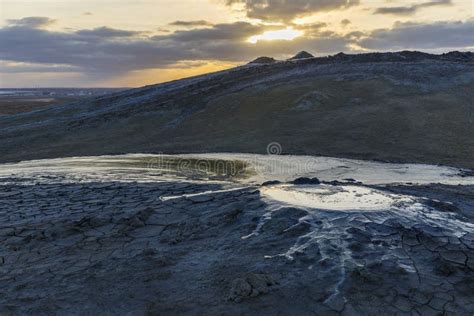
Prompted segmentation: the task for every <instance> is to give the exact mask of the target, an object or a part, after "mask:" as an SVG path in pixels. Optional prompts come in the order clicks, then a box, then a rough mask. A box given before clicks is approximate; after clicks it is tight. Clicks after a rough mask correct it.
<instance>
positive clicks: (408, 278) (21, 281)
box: [0, 156, 474, 315]
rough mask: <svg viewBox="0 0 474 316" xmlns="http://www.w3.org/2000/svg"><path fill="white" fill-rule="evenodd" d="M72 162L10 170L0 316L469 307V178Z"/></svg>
mask: <svg viewBox="0 0 474 316" xmlns="http://www.w3.org/2000/svg"><path fill="white" fill-rule="evenodd" d="M146 157H147V159H149V158H150V156H146ZM241 158H242V157H241ZM124 159H125V160H127V159H129V158H120V159H118V160H120V161H123V160H124ZM282 159H283V158H282ZM72 160H74V159H72ZM70 162H71V160H68V161H65V160H61V159H59V160H51V161H49V162H48V161H46V162H32V163H23V164H19V165H3V166H0V314H2V315H10V314H11V315H16V314H95V313H101V314H104V313H105V314H107V313H109V314H134V315H135V314H136V315H142V314H224V315H235V314H248V313H257V312H258V313H260V314H265V315H266V314H272V315H274V314H300V315H314V314H321V315H331V314H343V315H358V314H381V313H385V314H389V315H392V314H407V315H412V314H415V315H418V314H420V315H436V314H452V315H461V314H463V315H467V314H472V313H474V294H473V293H474V223H473V220H474V211H473V210H474V181H473V179H472V177H466V175H465V174H462V173H459V174H460V175H459V176H455V175H448V176H447V177H438V178H433V179H432V180H433V182H434V183H437V184H429V183H427V182H429V181H425V182H424V183H423V184H419V185H416V184H408V183H402V181H399V183H397V184H395V183H383V184H382V183H371V184H362V183H359V182H357V181H356V180H360V179H357V178H356V179H346V180H344V179H342V177H346V176H349V175H350V173H345V174H342V173H341V172H340V169H337V168H336V169H328V170H326V172H323V171H322V170H319V171H318V172H320V173H321V174H324V177H323V178H324V179H322V181H323V183H319V182H318V181H317V180H316V179H309V178H307V179H299V180H297V181H296V182H294V181H291V180H294V179H291V177H292V176H290V177H289V179H286V180H284V183H278V182H272V183H267V184H265V185H261V181H260V182H259V181H256V180H255V181H250V180H245V179H240V178H239V179H234V178H220V177H211V176H210V177H209V178H208V179H203V178H202V177H196V176H189V175H183V174H169V173H166V172H163V171H162V170H159V169H156V168H150V165H149V164H148V165H147V164H146V165H144V166H142V167H139V166H138V165H137V164H136V161H134V163H133V164H132V166H133V168H132V167H131V166H130V165H126V166H124V165H123V164H120V166H119V165H117V164H115V165H113V164H112V165H111V164H108V165H107V166H106V167H105V166H104V165H103V164H102V165H100V167H98V168H91V166H90V165H88V166H87V168H84V169H81V168H80V166H81V163H79V162H80V161H76V164H75V167H74V168H72V167H71V165H70V164H68V163H70ZM82 162H83V161H82ZM285 163H286V164H288V161H287V162H285ZM347 164H348V165H349V162H347ZM354 164H356V163H354ZM356 165H359V166H360V168H363V165H362V163H357V164H356ZM48 166H49V167H51V166H54V168H48ZM348 168H349V169H348ZM433 168H434V167H433ZM387 169H390V170H395V171H394V172H396V173H398V174H400V170H399V169H397V168H394V167H393V166H389V165H387ZM331 170H332V171H331ZM346 170H350V167H347V168H346ZM430 170H433V169H430ZM379 171H380V174H381V173H382V171H383V170H379ZM430 172H432V171H430ZM445 173H446V170H445V169H442V170H441V171H440V174H445ZM374 174H377V170H376V169H374ZM430 174H431V173H430ZM251 175H252V174H251V173H250V174H249V176H251ZM425 175H426V174H425ZM266 176H267V175H265V174H264V175H263V176H262V178H265V177H266ZM272 176H273V175H272ZM411 176H412V177H413V175H411ZM331 177H332V178H333V179H332V180H336V181H329V178H331ZM361 177H362V174H361ZM420 177H421V175H420ZM253 178H254V179H255V176H253ZM276 178H278V177H276ZM410 179H411V178H410ZM425 179H426V178H425ZM260 180H262V179H260ZM263 180H265V179H263ZM280 180H281V179H280ZM364 180H366V181H364V183H366V182H368V181H367V179H364ZM398 180H399V179H398ZM448 180H449V181H448ZM456 181H458V182H459V183H457V184H456ZM379 182H380V181H379ZM382 182H383V181H382ZM438 182H439V183H438ZM445 182H446V183H445ZM282 192H283V193H284V194H282ZM302 195H304V196H305V198H302ZM295 196H296V197H297V198H296V201H305V203H303V204H302V205H295V203H293V202H294V201H295V200H291V197H295ZM292 201H293V202H292ZM311 203H314V204H311ZM325 203H326V204H325ZM336 204H337V206H338V207H337V208H334V209H331V207H328V205H336Z"/></svg>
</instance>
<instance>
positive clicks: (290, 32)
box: [247, 27, 303, 44]
mask: <svg viewBox="0 0 474 316" xmlns="http://www.w3.org/2000/svg"><path fill="white" fill-rule="evenodd" d="M301 35H303V32H302V31H298V30H294V29H293V28H292V27H288V28H286V29H283V30H277V31H267V32H264V33H262V34H259V35H254V36H252V37H250V38H249V39H248V40H247V42H249V43H252V44H257V42H259V41H273V40H285V41H291V40H293V39H295V38H297V37H300V36H301Z"/></svg>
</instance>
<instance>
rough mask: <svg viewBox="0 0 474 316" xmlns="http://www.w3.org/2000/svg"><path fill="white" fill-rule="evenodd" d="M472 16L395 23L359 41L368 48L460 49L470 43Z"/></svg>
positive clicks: (472, 42)
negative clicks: (429, 21)
mask: <svg viewBox="0 0 474 316" xmlns="http://www.w3.org/2000/svg"><path fill="white" fill-rule="evenodd" d="M473 34H474V19H470V20H468V21H465V22H436V23H430V24H421V23H396V24H395V26H394V28H393V29H380V30H375V31H373V32H371V33H369V34H367V35H366V37H365V38H364V39H362V40H360V42H359V45H360V46H362V47H363V48H366V49H371V50H401V49H450V48H456V49H463V48H465V47H472V46H474V36H473Z"/></svg>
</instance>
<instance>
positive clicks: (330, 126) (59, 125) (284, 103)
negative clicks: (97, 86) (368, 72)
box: [0, 65, 474, 168]
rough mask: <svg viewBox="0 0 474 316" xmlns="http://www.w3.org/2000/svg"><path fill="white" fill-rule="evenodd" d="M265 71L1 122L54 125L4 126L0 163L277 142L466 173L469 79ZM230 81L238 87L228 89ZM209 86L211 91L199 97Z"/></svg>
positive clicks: (242, 148) (471, 109) (472, 96)
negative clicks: (414, 80) (129, 103)
mask: <svg viewBox="0 0 474 316" xmlns="http://www.w3.org/2000/svg"><path fill="white" fill-rule="evenodd" d="M349 67H350V66H349ZM403 67H405V66H403ZM407 67H408V66H407ZM410 67H412V68H413V67H420V69H425V68H422V67H426V66H425V65H419V66H413V65H411V66H410ZM453 67H454V66H453ZM456 67H457V66H456ZM265 69H267V70H258V71H257V72H255V74H252V73H250V74H248V71H247V72H245V78H243V77H242V76H243V75H242V74H240V73H239V74H238V75H223V76H222V77H219V78H217V79H216V80H215V81H212V80H208V81H204V82H203V83H202V84H201V85H200V86H199V85H193V86H190V87H186V88H184V89H181V90H180V89H178V90H177V91H176V92H169V93H165V94H163V95H159V96H154V97H153V98H150V99H147V100H146V101H139V102H138V101H137V104H136V105H134V106H133V107H132V108H130V109H126V110H120V111H119V110H113V109H111V110H110V111H109V112H106V114H97V115H96V114H94V115H91V116H90V117H89V118H86V119H81V120H78V119H77V118H71V117H72V116H71V113H72V112H78V113H81V111H83V112H84V113H89V112H90V111H92V110H94V109H97V108H99V109H100V108H102V107H104V106H108V105H109V104H115V102H118V101H120V100H124V99H126V98H124V97H122V96H119V97H117V96H115V97H114V98H109V99H107V98H105V99H101V100H100V101H97V102H96V103H95V104H91V105H87V109H86V110H84V109H82V110H77V109H75V108H66V109H64V110H63V111H62V112H57V113H53V112H44V113H41V114H37V115H36V116H22V117H16V118H15V117H12V118H11V119H10V120H8V121H4V122H5V123H6V124H7V125H5V126H7V127H9V128H11V127H14V128H16V127H18V126H20V125H22V124H25V123H30V122H35V121H42V120H45V119H47V118H48V117H50V116H62V117H63V119H61V120H58V121H57V122H52V123H51V124H49V123H48V124H45V125H44V126H38V127H36V126H33V127H31V126H28V127H27V128H23V127H21V128H19V129H16V130H4V132H3V135H0V149H2V150H3V151H2V152H3V153H4V154H3V155H2V156H1V157H0V161H15V160H21V159H33V158H46V157H58V156H73V155H96V154H115V153H127V152H155V153H156V152H166V153H177V152H213V151H233V152H256V153H265V151H266V146H267V144H268V143H270V142H279V143H280V144H281V145H282V147H283V150H284V153H293V154H311V155H328V156H342V157H351V158H363V159H381V160H390V161H403V162H420V163H434V164H437V163H439V164H446V165H454V166H460V167H467V168H474V159H473V157H474V140H473V137H472V135H474V123H473V120H474V115H473V113H474V105H473V101H472V100H474V89H472V87H473V83H472V82H468V83H466V82H461V83H459V84H458V83H455V84H444V85H440V86H439V87H437V88H435V89H428V90H426V89H423V88H420V87H419V86H417V85H413V84H398V83H397V81H396V80H393V78H391V77H390V76H387V75H383V76H379V75H375V76H366V77H360V76H359V77H357V78H355V79H351V78H349V79H347V78H345V79H341V78H340V76H316V75H304V74H303V75H298V74H297V75H294V76H293V77H291V78H283V79H281V80H277V79H275V80H274V81H270V82H267V83H265V84H254V82H255V80H257V79H259V78H263V77H265V76H269V75H271V74H274V73H278V70H271V68H265ZM268 69H270V70H268ZM348 69H349V70H348V71H349V72H350V71H352V68H348ZM407 69H408V68H407ZM456 69H457V68H456ZM468 70H469V71H472V70H471V68H469V69H468ZM265 71H266V72H267V73H265ZM407 71H411V68H410V69H408V70H407ZM453 72H454V71H453ZM458 74H459V71H458V70H456V73H454V74H449V73H448V74H446V73H443V74H442V76H441V77H440V78H444V77H443V76H448V77H447V78H448V82H449V79H450V78H449V76H453V78H455V76H456V75H458ZM405 75H406V74H405V73H402V74H401V75H399V77H400V76H402V77H403V76H405ZM233 76H234V77H233ZM225 80H227V81H228V82H226V81H225ZM432 80H435V81H436V80H437V78H435V79H432ZM453 80H454V79H453ZM236 81H240V82H241V83H242V82H243V83H246V84H247V86H244V87H237V88H236V84H235V82H236ZM213 85H216V86H215V87H214V88H213V89H214V90H212V89H210V90H209V91H208V89H207V87H208V86H213ZM195 86H196V87H195ZM150 91H151V90H150ZM203 91H204V92H203ZM134 93H135V94H136V95H140V96H141V95H146V94H147V93H149V92H148V90H143V91H141V90H140V91H138V92H134ZM133 97H136V96H135V95H134V96H133ZM127 98H132V96H127ZM87 111H89V112H87ZM177 118H179V119H180V120H179V121H177V122H176V119H177ZM173 122H174V123H173ZM0 123H1V122H0ZM0 132H2V130H1V126H0Z"/></svg>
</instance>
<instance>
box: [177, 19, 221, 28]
mask: <svg viewBox="0 0 474 316" xmlns="http://www.w3.org/2000/svg"><path fill="white" fill-rule="evenodd" d="M169 25H172V26H183V27H195V26H212V25H213V23H211V22H208V21H205V20H197V21H174V22H171V23H169Z"/></svg>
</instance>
